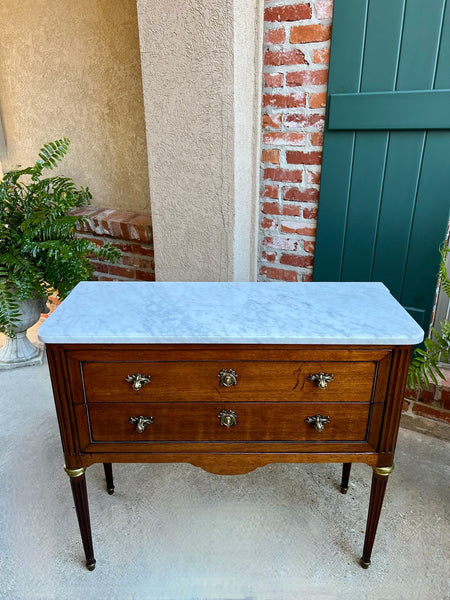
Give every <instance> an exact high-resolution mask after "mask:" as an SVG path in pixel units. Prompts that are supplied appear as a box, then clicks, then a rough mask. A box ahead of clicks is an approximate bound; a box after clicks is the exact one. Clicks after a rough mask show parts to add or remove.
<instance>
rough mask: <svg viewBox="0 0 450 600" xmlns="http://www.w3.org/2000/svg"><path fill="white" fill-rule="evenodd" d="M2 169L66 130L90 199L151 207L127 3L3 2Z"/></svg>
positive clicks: (73, 171) (142, 209) (141, 209)
mask: <svg viewBox="0 0 450 600" xmlns="http://www.w3.org/2000/svg"><path fill="white" fill-rule="evenodd" d="M0 40H1V41H0V65H1V68H0V111H1V116H2V121H3V126H4V133H5V138H6V153H5V152H4V153H3V155H2V157H0V159H1V160H2V167H3V170H7V169H8V168H11V167H13V166H15V165H16V164H22V165H25V164H27V163H28V162H30V161H33V160H34V159H35V158H36V155H37V151H38V150H39V148H40V147H41V146H42V144H43V143H45V142H48V141H51V140H54V139H57V138H60V137H62V136H67V137H68V138H70V140H71V147H70V150H69V154H68V155H67V157H66V159H65V161H64V163H63V165H62V168H61V170H62V171H63V172H64V174H65V175H69V176H71V177H73V178H74V180H75V181H76V182H77V183H78V184H79V185H84V186H86V185H87V186H89V188H90V189H91V191H92V193H93V196H94V198H93V204H94V205H95V206H99V207H106V208H114V209H122V210H128V211H134V212H138V213H148V212H149V211H150V198H149V185H148V166H147V146H146V139H145V120H144V108H143V96H142V83H141V69H140V55H139V35H138V25H137V13H136V0H76V2H70V1H69V0H20V2H19V1H17V0H2V1H1V2H0Z"/></svg>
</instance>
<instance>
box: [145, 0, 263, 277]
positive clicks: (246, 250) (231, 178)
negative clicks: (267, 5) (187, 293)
mask: <svg viewBox="0 0 450 600" xmlns="http://www.w3.org/2000/svg"><path fill="white" fill-rule="evenodd" d="M261 13H262V0H223V1H221V2H210V0H170V2H168V1H167V0H151V1H150V0H138V21H139V35H140V48H141V61H142V79H143V89H144V104H145V116H146V133H147V144H148V155H149V176H150V195H151V199H152V222H153V233H154V244H155V265H156V278H157V279H158V280H161V281H175V280H178V281H198V280H203V281H231V280H244V281H245V280H254V279H255V278H256V252H255V244H256V223H255V221H256V215H257V195H258V184H257V175H258V154H259V152H258V150H259V148H258V146H259V123H260V115H259V106H260V98H259V89H260V87H261V85H260V80H261V79H260V73H261V65H260V60H261V59H260V56H261V54H262V52H261V43H262V42H261V35H262V33H261V32H262V15H261ZM236 17H237V18H236Z"/></svg>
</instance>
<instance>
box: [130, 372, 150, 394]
mask: <svg viewBox="0 0 450 600" xmlns="http://www.w3.org/2000/svg"><path fill="white" fill-rule="evenodd" d="M151 380H152V378H151V376H150V375H142V373H135V374H134V375H127V376H126V377H125V381H127V382H128V383H131V387H132V388H133V390H136V391H138V390H140V389H141V388H142V387H144V385H146V384H147V383H150V382H151Z"/></svg>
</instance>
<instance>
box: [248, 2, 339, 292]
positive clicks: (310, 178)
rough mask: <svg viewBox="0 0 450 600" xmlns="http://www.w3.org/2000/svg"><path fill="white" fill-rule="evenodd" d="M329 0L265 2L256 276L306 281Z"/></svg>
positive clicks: (324, 83) (319, 159) (314, 219)
mask: <svg viewBox="0 0 450 600" xmlns="http://www.w3.org/2000/svg"><path fill="white" fill-rule="evenodd" d="M332 10H333V2H332V0H309V1H308V0H302V1H297V2H291V3H290V4H288V3H287V1H286V0H285V1H282V0H268V1H266V3H265V24H264V27H265V35H264V68H263V86H264V88H263V122H262V152H261V201H260V252H259V264H258V269H259V279H260V280H261V281H266V280H277V279H278V280H279V279H281V280H284V281H310V280H311V278H312V271H313V262H314V242H315V234H316V224H317V201H318V195H319V183H320V166H321V162H322V140H323V127H324V115H325V103H326V88H327V78H328V57H329V45H330V36H331V17H332Z"/></svg>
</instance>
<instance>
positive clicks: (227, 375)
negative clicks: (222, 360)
mask: <svg viewBox="0 0 450 600" xmlns="http://www.w3.org/2000/svg"><path fill="white" fill-rule="evenodd" d="M217 377H219V378H220V385H221V386H223V387H231V386H232V385H237V378H238V374H237V373H236V371H233V369H228V371H227V370H226V369H222V370H221V371H219V373H218V374H217Z"/></svg>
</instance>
